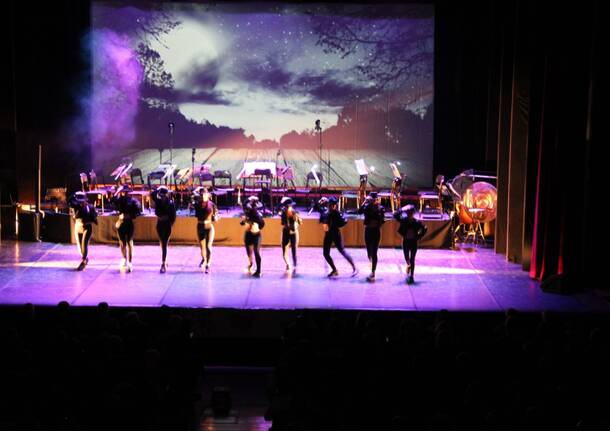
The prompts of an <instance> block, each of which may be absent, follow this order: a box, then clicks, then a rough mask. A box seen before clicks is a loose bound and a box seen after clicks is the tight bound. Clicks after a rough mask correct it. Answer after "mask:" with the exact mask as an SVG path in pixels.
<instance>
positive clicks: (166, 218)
mask: <svg viewBox="0 0 610 431" xmlns="http://www.w3.org/2000/svg"><path fill="white" fill-rule="evenodd" d="M150 197H151V198H152V200H153V202H154V203H155V215H156V216H157V235H158V236H159V244H160V245H161V269H160V270H159V272H160V273H162V274H163V273H165V271H166V270H167V264H166V262H165V261H166V259H167V247H168V245H169V238H170V236H171V235H172V226H173V225H174V222H175V221H176V204H175V202H174V200H173V199H172V198H171V196H170V192H169V189H168V188H167V187H165V186H159V187H158V188H157V189H156V190H155V191H153V192H152V193H151V195H150Z"/></svg>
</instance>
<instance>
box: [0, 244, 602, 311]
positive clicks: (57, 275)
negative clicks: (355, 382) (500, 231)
mask: <svg viewBox="0 0 610 431" xmlns="http://www.w3.org/2000/svg"><path fill="white" fill-rule="evenodd" d="M349 252H350V253H351V254H352V256H353V257H354V259H355V260H356V262H357V265H358V267H359V269H360V274H359V275H358V276H357V277H354V278H351V277H349V273H350V271H349V270H348V266H347V263H346V262H345V261H344V260H343V258H342V257H341V256H340V255H339V254H338V253H337V252H336V251H333V252H332V253H333V257H334V258H335V261H336V262H337V264H338V268H339V272H340V273H341V274H342V275H341V276H340V277H339V278H338V279H334V280H329V279H327V278H326V277H325V274H326V273H327V271H328V269H327V267H326V265H325V262H324V259H323V257H322V251H321V249H320V248H317V247H316V248H310V247H303V248H301V249H300V250H299V258H300V261H299V268H298V272H297V274H296V275H289V274H287V273H286V272H285V271H284V267H285V265H284V262H283V261H282V259H281V255H280V249H279V247H269V248H263V250H262V256H263V265H262V269H263V276H262V277H261V278H260V279H254V278H251V277H249V276H248V275H246V274H245V273H244V268H245V265H246V257H245V251H244V249H243V248H242V247H215V248H214V251H213V270H212V273H211V274H207V275H206V274H204V273H202V271H201V270H200V269H199V268H198V267H197V264H198V263H199V260H200V257H199V249H198V248H196V247H194V246H174V247H173V248H171V249H170V253H169V258H168V263H169V268H168V272H167V273H166V274H159V259H160V249H159V247H158V246H154V245H139V246H136V251H135V257H134V272H132V273H130V274H128V273H125V272H120V271H119V269H118V263H119V257H120V253H119V249H118V246H109V245H93V246H92V248H91V251H90V264H89V266H88V267H87V269H86V270H85V271H83V272H77V271H75V270H74V267H75V266H76V265H77V263H78V258H77V251H76V246H74V245H67V244H52V243H27V242H20V243H18V242H12V241H8V242H7V241H3V242H2V244H1V245H0V304H23V303H27V302H31V303H34V304H57V303H58V302H59V301H62V300H66V301H68V302H69V303H70V304H73V305H85V306H86V305H96V304H98V303H99V302H100V301H106V302H108V303H109V304H110V305H114V306H151V307H156V306H160V305H163V304H167V305H171V306H177V307H205V308H210V307H221V308H237V309H295V308H320V309H379V310H438V309H442V308H445V309H449V310H480V311H497V310H503V309H507V308H511V307H512V308H516V309H519V310H526V311H534V310H561V311H589V310H599V311H610V307H609V306H608V304H607V303H606V302H605V301H604V300H602V299H601V298H599V297H597V296H596V295H594V294H592V293H582V294H576V295H570V296H563V295H557V294H550V293H544V292H542V291H541V289H540V287H539V283H537V282H535V281H532V280H530V279H529V278H528V276H527V273H525V272H523V271H522V270H521V268H520V266H519V265H515V264H512V263H509V262H506V261H505V260H504V258H503V257H502V256H498V255H496V254H494V253H493V252H492V251H491V250H489V249H477V250H476V251H468V250H460V251H450V250H430V249H425V250H420V251H419V252H418V257H417V266H416V273H415V280H416V283H415V284H414V285H407V284H405V282H404V281H405V278H404V276H403V275H402V272H404V261H403V258H402V251H401V250H399V249H391V248H384V249H381V250H380V263H379V267H378V270H377V281H376V282H375V283H367V282H366V280H365V278H366V275H367V274H368V270H369V266H368V260H367V258H366V251H365V250H364V249H354V248H351V249H349Z"/></svg>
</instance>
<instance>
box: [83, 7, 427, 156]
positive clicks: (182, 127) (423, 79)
mask: <svg viewBox="0 0 610 431" xmlns="http://www.w3.org/2000/svg"><path fill="white" fill-rule="evenodd" d="M151 7H153V8H154V9H147V10H144V9H141V5H138V7H132V6H120V7H119V6H117V5H116V4H106V3H95V4H94V7H93V9H92V22H93V24H92V26H93V29H92V30H93V31H92V37H91V47H92V55H93V68H92V70H93V89H94V91H93V97H92V102H93V103H92V138H93V144H94V146H95V148H115V147H134V148H147V147H150V148H157V147H158V145H162V142H157V141H159V139H160V138H158V136H159V135H164V132H163V131H164V130H166V128H167V121H172V122H174V123H175V124H176V130H177V131H179V132H181V136H182V141H181V142H176V145H178V146H180V145H182V146H184V147H191V146H197V145H199V146H201V145H203V146H205V145H208V146H220V147H223V146H224V147H235V148H237V147H241V146H247V145H259V146H261V147H264V146H272V145H276V146H277V144H278V143H280V142H281V143H282V145H284V144H286V145H287V146H292V147H294V148H298V147H299V146H301V147H303V148H309V146H310V144H312V143H313V142H314V141H315V133H314V131H313V130H312V129H313V125H314V122H315V120H316V119H320V120H321V123H322V127H323V128H324V129H325V130H326V131H329V132H330V134H329V136H330V137H331V138H332V137H333V134H334V137H335V139H334V141H335V143H336V148H345V149H350V148H351V149H353V148H354V147H358V148H360V147H362V146H365V147H366V146H370V147H371V148H376V149H378V150H380V151H382V150H387V149H388V147H389V146H390V147H393V148H395V149H397V148H401V147H404V148H407V147H409V145H410V146H411V147H412V149H413V148H417V150H418V152H421V151H425V152H427V153H429V154H426V155H425V157H424V159H425V160H426V163H428V159H431V153H432V134H431V132H429V130H431V127H429V124H431V121H432V120H431V118H430V117H431V104H432V101H433V55H434V53H433V51H434V39H433V32H434V19H433V11H432V8H431V7H429V6H426V5H410V6H408V7H402V6H387V5H386V6H370V5H333V6H319V5H311V6H307V5H285V4H284V5H279V4H278V5H271V6H270V5H268V4H267V5H264V6H256V5H248V4H225V5H223V4H219V5H214V6H209V5H207V6H206V5H196V4H188V3H184V4H173V5H172V4H163V3H157V4H153V5H151ZM426 124H427V125H426ZM413 140H417V141H418V142H416V143H413V142H410V141H413ZM176 141H178V139H176Z"/></svg>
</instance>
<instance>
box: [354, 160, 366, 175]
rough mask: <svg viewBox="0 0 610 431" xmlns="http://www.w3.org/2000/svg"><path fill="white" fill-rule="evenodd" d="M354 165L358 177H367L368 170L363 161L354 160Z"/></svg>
mask: <svg viewBox="0 0 610 431" xmlns="http://www.w3.org/2000/svg"><path fill="white" fill-rule="evenodd" d="M354 163H355V164H356V171H358V175H368V174H369V169H368V168H367V167H366V163H364V159H358V160H354Z"/></svg>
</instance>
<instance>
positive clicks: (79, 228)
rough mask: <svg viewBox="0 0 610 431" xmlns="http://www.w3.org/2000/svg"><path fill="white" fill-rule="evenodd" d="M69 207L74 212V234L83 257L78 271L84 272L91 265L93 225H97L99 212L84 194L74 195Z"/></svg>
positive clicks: (77, 193)
mask: <svg viewBox="0 0 610 431" xmlns="http://www.w3.org/2000/svg"><path fill="white" fill-rule="evenodd" d="M68 205H69V206H70V208H72V210H73V211H74V220H75V221H74V234H75V239H76V245H77V246H78V251H79V253H80V256H81V262H80V264H79V265H78V267H77V268H76V269H77V270H78V271H82V270H83V269H85V266H87V264H88V263H89V240H90V239H91V234H92V233H93V223H95V224H97V212H96V211H95V208H94V207H93V205H91V204H90V203H89V202H88V201H87V195H86V194H85V193H84V192H76V193H74V194H73V195H72V196H71V197H70V200H69V201H68Z"/></svg>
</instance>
